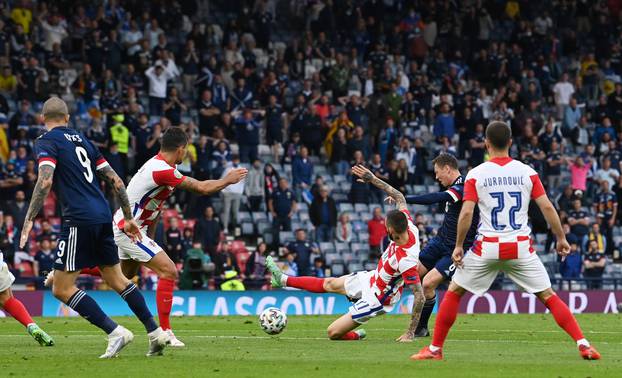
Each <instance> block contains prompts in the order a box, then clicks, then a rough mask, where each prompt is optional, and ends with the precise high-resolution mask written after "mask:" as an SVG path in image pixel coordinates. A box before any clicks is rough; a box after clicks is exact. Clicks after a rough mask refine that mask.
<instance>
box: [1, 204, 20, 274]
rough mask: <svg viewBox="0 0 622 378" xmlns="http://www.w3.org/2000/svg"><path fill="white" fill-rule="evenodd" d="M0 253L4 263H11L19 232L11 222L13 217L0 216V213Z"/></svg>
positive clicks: (8, 215)
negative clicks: (0, 220) (0, 252)
mask: <svg viewBox="0 0 622 378" xmlns="http://www.w3.org/2000/svg"><path fill="white" fill-rule="evenodd" d="M0 218H2V222H1V223H0V251H2V253H3V254H4V259H5V261H9V262H12V261H13V257H14V256H15V251H17V250H18V243H19V234H20V230H19V228H18V227H17V225H16V224H15V223H14V222H13V216H11V215H10V214H4V216H3V215H2V212H0Z"/></svg>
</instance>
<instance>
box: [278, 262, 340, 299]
mask: <svg viewBox="0 0 622 378" xmlns="http://www.w3.org/2000/svg"><path fill="white" fill-rule="evenodd" d="M266 268H268V270H269V271H270V273H271V274H272V279H271V283H272V287H276V288H279V287H294V288H297V289H301V290H306V291H309V292H311V293H338V294H345V289H344V280H345V278H344V277H338V278H333V277H330V278H318V277H308V276H303V277H291V276H288V275H286V274H285V273H283V272H282V271H281V269H280V268H279V267H278V266H277V265H276V263H275V262H274V260H273V259H272V257H271V256H268V257H266Z"/></svg>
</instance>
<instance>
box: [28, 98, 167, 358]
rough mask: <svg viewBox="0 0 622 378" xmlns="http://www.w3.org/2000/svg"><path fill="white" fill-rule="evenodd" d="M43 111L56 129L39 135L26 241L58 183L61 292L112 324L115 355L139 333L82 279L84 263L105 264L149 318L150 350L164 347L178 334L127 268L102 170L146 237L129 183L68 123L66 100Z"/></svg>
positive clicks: (94, 318) (109, 276)
mask: <svg viewBox="0 0 622 378" xmlns="http://www.w3.org/2000/svg"><path fill="white" fill-rule="evenodd" d="M42 113H43V118H44V123H45V127H46V128H47V130H48V132H47V133H45V134H44V135H42V136H41V137H39V138H38V139H37V141H36V142H35V150H36V153H37V158H38V160H39V177H38V179H37V184H36V185H35V188H34V191H33V194H32V199H31V201H30V207H29V208H28V213H27V214H26V220H25V222H24V227H23V228H22V235H21V238H20V247H21V248H23V247H24V246H25V245H26V243H27V241H28V236H29V234H30V231H31V230H32V225H33V220H34V219H35V217H36V216H37V214H38V213H39V210H40V209H41V207H42V206H43V201H44V200H45V198H46V197H47V195H48V193H49V191H50V189H54V192H55V193H56V195H57V196H58V198H59V200H60V203H61V207H62V219H63V223H62V228H61V234H60V238H59V241H58V247H57V250H56V259H55V261H54V271H55V273H54V285H53V289H52V290H53V293H54V296H55V297H56V298H58V299H59V300H61V301H62V302H64V303H65V304H67V305H68V306H69V307H71V308H72V309H74V310H75V311H76V312H77V313H79V314H80V315H81V316H82V317H84V318H85V319H87V320H88V321H89V322H91V323H92V324H93V325H95V326H97V327H99V328H100V329H102V330H103V331H104V332H106V333H107V334H108V348H107V349H106V352H105V353H104V354H103V355H101V356H100V358H111V357H115V356H116V355H117V354H118V353H119V352H120V351H121V349H123V347H124V346H126V345H127V344H129V343H130V342H131V341H132V340H133V338H134V335H133V334H132V332H130V331H129V330H127V329H126V328H124V327H123V326H120V325H118V324H117V323H116V322H114V321H113V320H112V319H110V318H109V317H108V316H107V315H106V314H105V313H104V312H103V311H102V309H101V308H100V307H99V306H98V305H97V303H95V301H94V300H93V299H92V298H91V297H90V296H88V295H87V294H86V293H85V292H84V291H82V290H80V289H78V288H77V287H76V286H75V280H76V278H77V277H78V275H80V270H81V269H82V268H91V267H95V266H98V267H99V268H100V270H101V275H102V278H103V279H104V281H106V283H107V284H108V285H110V287H111V288H113V289H114V290H115V291H116V292H117V293H119V294H120V295H121V297H123V299H124V300H125V301H126V302H127V304H128V306H129V307H130V309H132V311H133V312H134V313H135V314H136V316H137V317H138V318H139V319H140V321H141V322H142V323H143V324H144V326H145V328H146V330H147V332H148V335H149V352H148V353H147V356H154V355H160V354H162V350H163V349H164V347H165V345H166V344H168V343H169V342H170V336H169V335H168V334H167V333H166V332H164V331H162V329H161V328H160V327H158V325H157V324H156V323H155V321H154V319H153V316H152V315H151V312H150V311H149V309H148V308H147V305H146V303H145V300H144V298H143V296H142V295H141V294H140V292H139V291H138V288H137V287H136V285H135V284H134V283H132V282H130V281H129V280H128V279H127V278H125V276H124V275H123V273H122V272H121V268H120V265H119V255H118V252H117V246H116V245H115V242H114V236H113V231H112V215H111V213H110V209H109V207H108V202H107V201H106V199H105V197H104V195H103V193H102V191H101V190H100V188H99V181H98V179H97V178H100V179H101V180H103V181H105V182H106V183H107V184H108V185H110V186H111V187H112V188H113V189H114V190H115V192H116V194H117V196H118V197H119V200H120V202H121V208H122V209H123V213H124V218H125V224H126V226H125V227H124V231H125V233H127V234H128V236H130V237H131V238H133V239H135V240H137V241H140V235H141V234H140V230H139V228H138V225H137V224H136V222H135V221H134V219H133V217H132V212H131V209H130V205H129V201H128V197H127V193H126V192H125V185H124V184H123V181H122V180H121V179H120V178H119V176H117V174H116V173H115V172H114V170H113V169H112V168H110V166H109V165H108V163H107V162H106V160H105V159H104V158H103V157H102V155H101V153H100V152H99V151H98V150H97V148H96V147H95V146H94V145H93V144H92V143H91V142H90V141H88V140H87V139H86V138H85V137H84V135H82V134H81V133H80V132H78V131H76V130H73V129H71V128H69V127H67V124H68V122H69V114H68V110H67V105H66V104H65V102H64V101H63V100H61V99H60V98H58V97H52V98H50V99H48V100H47V101H46V102H45V104H44V105H43V111H42ZM96 176H97V177H96Z"/></svg>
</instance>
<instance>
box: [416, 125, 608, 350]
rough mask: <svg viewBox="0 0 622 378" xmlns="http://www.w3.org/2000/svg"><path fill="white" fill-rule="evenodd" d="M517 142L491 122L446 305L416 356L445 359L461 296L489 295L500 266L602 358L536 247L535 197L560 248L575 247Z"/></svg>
mask: <svg viewBox="0 0 622 378" xmlns="http://www.w3.org/2000/svg"><path fill="white" fill-rule="evenodd" d="M511 144H512V132H511V129H510V127H509V126H508V125H507V124H506V123H503V122H498V121H495V122H492V123H490V124H489V125H488V127H487V129H486V148H487V150H488V153H489V154H490V160H489V161H487V162H485V163H483V164H481V165H479V166H477V167H476V168H474V169H472V170H471V171H470V172H469V173H468V174H467V177H466V183H465V187H464V197H463V201H464V204H463V206H462V211H461V212H460V218H459V220H458V235H457V238H456V247H455V249H454V252H453V255H452V259H453V260H454V263H455V264H456V266H457V267H458V269H457V271H456V273H455V274H454V277H453V281H452V282H451V284H450V285H449V289H448V291H447V293H446V294H445V297H444V298H443V302H442V303H441V305H440V308H439V312H438V316H437V320H436V325H435V327H434V335H433V339H432V344H431V345H430V346H426V347H424V348H423V349H421V351H419V353H417V354H414V355H413V356H411V359H413V360H427V359H434V360H440V359H442V358H443V354H442V347H443V343H444V342H445V338H446V337H447V334H448V333H449V329H450V328H451V326H452V325H453V323H454V321H455V320H456V316H457V315H458V308H459V305H460V298H461V297H462V295H463V294H464V293H465V292H466V291H467V290H468V291H470V292H472V293H474V294H478V295H482V294H484V293H485V292H486V291H488V289H489V288H490V285H491V284H492V283H493V281H494V280H495V277H496V276H497V273H499V271H502V272H504V273H505V274H506V275H507V276H508V277H509V278H510V279H511V280H512V281H514V282H515V283H516V284H518V285H519V286H521V287H522V288H523V289H524V290H525V291H527V292H529V293H532V294H535V295H536V296H537V297H538V299H540V301H542V303H544V304H545V305H546V307H547V308H548V309H549V310H550V311H551V314H552V315H553V317H554V318H555V321H556V322H557V324H558V325H559V326H560V327H561V328H563V329H564V330H565V331H566V332H567V333H568V334H569V335H570V336H571V337H572V338H573V339H574V340H575V341H576V343H577V346H578V348H579V352H580V354H581V356H582V357H583V358H584V359H587V360H597V359H600V354H599V353H598V351H596V349H595V348H594V347H592V346H591V345H590V343H589V342H588V341H587V340H586V339H585V337H584V336H583V332H582V331H581V328H580V327H579V324H578V323H577V321H576V319H575V318H574V316H573V315H572V313H571V312H570V309H569V308H568V306H567V305H566V304H565V303H564V302H563V301H562V300H561V299H560V298H559V297H558V296H557V295H556V294H555V292H554V291H553V290H552V289H551V281H550V280H549V277H548V274H547V272H546V269H545V268H544V265H542V262H541V261H540V259H539V258H538V256H537V255H536V254H535V252H534V250H533V248H532V247H531V241H530V239H531V238H530V234H531V228H530V227H529V224H528V216H527V211H528V209H529V202H530V201H531V200H534V201H536V204H537V205H538V207H539V208H540V210H541V211H542V214H543V215H544V217H545V218H546V220H547V222H548V223H549V224H550V226H551V231H552V232H553V233H554V234H555V236H556V238H557V253H558V254H559V255H561V256H566V255H568V253H569V251H570V246H569V245H568V242H567V241H566V235H565V234H564V231H563V230H562V226H561V222H560V220H559V216H558V215H557V212H556V211H555V208H554V207H553V205H552V204H551V202H550V201H549V199H548V197H547V196H546V193H545V191H544V188H543V186H542V183H541V182H540V178H539V177H538V174H537V173H536V172H535V171H534V170H533V169H532V168H531V167H529V166H527V165H525V164H523V163H521V162H519V161H516V160H513V159H512V158H510V156H509V149H510V146H511ZM476 205H477V206H478V207H479V213H480V224H479V227H478V230H477V231H478V235H477V237H476V241H475V243H474V244H473V247H472V248H471V249H470V251H469V253H467V254H466V256H464V250H463V248H462V245H463V241H464V238H465V236H466V233H467V231H468V229H469V226H470V225H471V221H472V217H473V210H474V208H475V206H476Z"/></svg>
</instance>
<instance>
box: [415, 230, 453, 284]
mask: <svg viewBox="0 0 622 378" xmlns="http://www.w3.org/2000/svg"><path fill="white" fill-rule="evenodd" d="M452 253H453V248H450V247H448V246H446V245H445V244H444V243H443V242H442V241H441V240H440V239H438V238H432V239H430V241H428V244H426V246H425V247H424V248H423V251H421V252H420V253H419V261H420V262H421V264H423V266H425V267H426V269H427V270H428V271H430V270H432V269H434V268H436V270H438V271H439V273H441V274H442V275H443V277H445V279H446V280H448V279H451V277H452V276H453V275H454V272H455V270H456V269H455V267H454V263H453V261H451V254H452Z"/></svg>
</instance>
